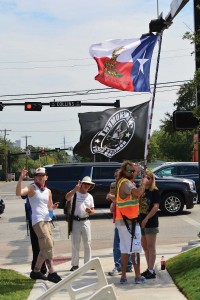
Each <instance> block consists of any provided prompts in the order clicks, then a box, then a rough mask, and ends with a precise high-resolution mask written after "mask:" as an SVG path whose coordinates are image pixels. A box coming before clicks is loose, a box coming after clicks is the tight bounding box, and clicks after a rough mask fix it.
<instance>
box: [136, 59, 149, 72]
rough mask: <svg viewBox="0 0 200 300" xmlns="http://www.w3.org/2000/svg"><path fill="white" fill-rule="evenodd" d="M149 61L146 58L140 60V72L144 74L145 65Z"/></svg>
mask: <svg viewBox="0 0 200 300" xmlns="http://www.w3.org/2000/svg"><path fill="white" fill-rule="evenodd" d="M148 60H149V59H146V58H138V61H139V64H140V68H139V72H140V71H141V72H142V73H143V74H144V69H143V66H144V64H145V63H146V62H147V61H148Z"/></svg>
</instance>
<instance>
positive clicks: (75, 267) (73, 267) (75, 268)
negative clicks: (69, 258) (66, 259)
mask: <svg viewBox="0 0 200 300" xmlns="http://www.w3.org/2000/svg"><path fill="white" fill-rule="evenodd" d="M78 268H79V267H78V266H72V267H71V269H70V271H71V272H73V271H75V270H77V269H78Z"/></svg>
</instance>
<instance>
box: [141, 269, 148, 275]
mask: <svg viewBox="0 0 200 300" xmlns="http://www.w3.org/2000/svg"><path fill="white" fill-rule="evenodd" d="M148 272H149V270H148V269H146V271H144V272H142V273H141V276H143V277H145V276H146V274H147V273H148Z"/></svg>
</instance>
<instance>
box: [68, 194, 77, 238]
mask: <svg viewBox="0 0 200 300" xmlns="http://www.w3.org/2000/svg"><path fill="white" fill-rule="evenodd" d="M72 201H73V203H72V210H71V213H70V214H69V216H68V239H69V236H70V234H71V232H72V227H73V220H74V211H75V207H76V193H75V194H74V197H73V200H72Z"/></svg>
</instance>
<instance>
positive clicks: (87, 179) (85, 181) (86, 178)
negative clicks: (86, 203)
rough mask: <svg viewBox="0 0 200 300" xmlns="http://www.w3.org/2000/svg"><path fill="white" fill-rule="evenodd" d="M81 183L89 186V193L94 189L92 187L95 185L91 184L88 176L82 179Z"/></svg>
mask: <svg viewBox="0 0 200 300" xmlns="http://www.w3.org/2000/svg"><path fill="white" fill-rule="evenodd" d="M81 183H89V184H90V188H89V191H91V190H92V189H93V188H94V186H95V183H94V182H92V180H91V178H90V177H89V176H85V177H83V179H82V181H81Z"/></svg>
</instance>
